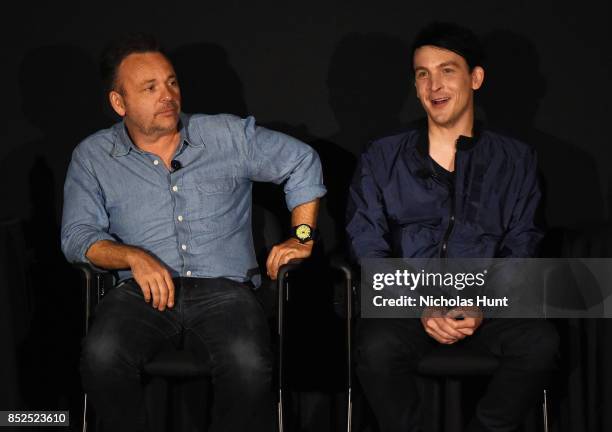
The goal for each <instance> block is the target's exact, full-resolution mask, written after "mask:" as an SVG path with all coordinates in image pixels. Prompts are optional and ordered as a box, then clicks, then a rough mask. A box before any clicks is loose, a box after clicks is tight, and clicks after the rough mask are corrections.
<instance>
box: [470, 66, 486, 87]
mask: <svg viewBox="0 0 612 432" xmlns="http://www.w3.org/2000/svg"><path fill="white" fill-rule="evenodd" d="M484 77H485V71H484V69H483V68H482V67H481V66H474V69H472V90H478V89H479V88H480V87H481V86H482V83H483V82H484Z"/></svg>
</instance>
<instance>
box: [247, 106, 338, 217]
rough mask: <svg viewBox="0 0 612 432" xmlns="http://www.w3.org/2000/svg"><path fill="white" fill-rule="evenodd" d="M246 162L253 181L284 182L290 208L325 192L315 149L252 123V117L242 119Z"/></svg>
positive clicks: (318, 196)
mask: <svg viewBox="0 0 612 432" xmlns="http://www.w3.org/2000/svg"><path fill="white" fill-rule="evenodd" d="M243 122H244V123H243V125H244V136H245V145H246V158H247V160H246V164H247V167H248V168H247V170H248V175H249V178H250V179H251V180H253V181H262V182H272V183H276V184H281V183H283V182H284V191H285V201H286V203H287V207H288V208H289V210H290V211H291V210H293V209H294V208H295V207H297V206H298V205H300V204H304V203H307V202H309V201H312V200H314V199H316V198H320V197H322V196H323V195H325V193H326V191H327V190H326V188H325V186H324V184H323V171H322V169H321V161H320V159H319V155H318V154H317V152H316V151H315V150H314V149H313V148H312V147H310V146H309V145H307V144H304V143H303V142H301V141H299V140H297V139H295V138H292V137H290V136H288V135H285V134H283V133H281V132H276V131H272V130H269V129H266V128H263V127H258V126H256V125H255V119H254V118H253V117H247V118H246V119H244V120H243Z"/></svg>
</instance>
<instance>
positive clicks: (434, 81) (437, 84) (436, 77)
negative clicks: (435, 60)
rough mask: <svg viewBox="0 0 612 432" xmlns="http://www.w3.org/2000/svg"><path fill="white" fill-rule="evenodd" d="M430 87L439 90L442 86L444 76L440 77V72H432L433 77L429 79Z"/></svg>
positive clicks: (432, 89)
mask: <svg viewBox="0 0 612 432" xmlns="http://www.w3.org/2000/svg"><path fill="white" fill-rule="evenodd" d="M429 88H430V90H431V91H437V90H440V89H441V88H442V78H441V77H440V74H437V73H433V74H431V79H430V80H429Z"/></svg>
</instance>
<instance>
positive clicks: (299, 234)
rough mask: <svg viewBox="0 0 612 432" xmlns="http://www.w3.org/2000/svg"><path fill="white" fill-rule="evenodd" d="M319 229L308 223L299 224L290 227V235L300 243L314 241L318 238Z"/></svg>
mask: <svg viewBox="0 0 612 432" xmlns="http://www.w3.org/2000/svg"><path fill="white" fill-rule="evenodd" d="M318 234H319V231H318V230H317V229H316V228H313V227H311V226H310V225H308V224H299V225H297V226H294V227H293V228H292V233H291V237H293V238H296V239H298V241H299V242H300V243H302V244H303V243H306V242H308V241H310V240H312V241H315V240H316V239H317V238H318Z"/></svg>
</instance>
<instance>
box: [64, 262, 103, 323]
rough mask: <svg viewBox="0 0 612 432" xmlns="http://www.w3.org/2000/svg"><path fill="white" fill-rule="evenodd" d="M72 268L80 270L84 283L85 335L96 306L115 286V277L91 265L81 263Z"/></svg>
mask: <svg viewBox="0 0 612 432" xmlns="http://www.w3.org/2000/svg"><path fill="white" fill-rule="evenodd" d="M72 266H73V267H74V268H75V269H77V270H79V273H80V275H81V277H82V281H83V288H84V290H83V297H84V298H83V300H84V303H85V334H87V332H88V331H89V324H90V323H91V318H92V315H93V311H94V309H95V308H96V305H97V304H98V303H99V302H100V300H101V299H102V297H103V296H104V295H105V294H106V293H107V292H108V290H109V289H110V288H112V286H113V275H112V274H111V273H110V272H109V271H106V270H103V269H100V268H97V267H95V266H93V265H91V264H90V263H85V262H79V263H74V264H72Z"/></svg>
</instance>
